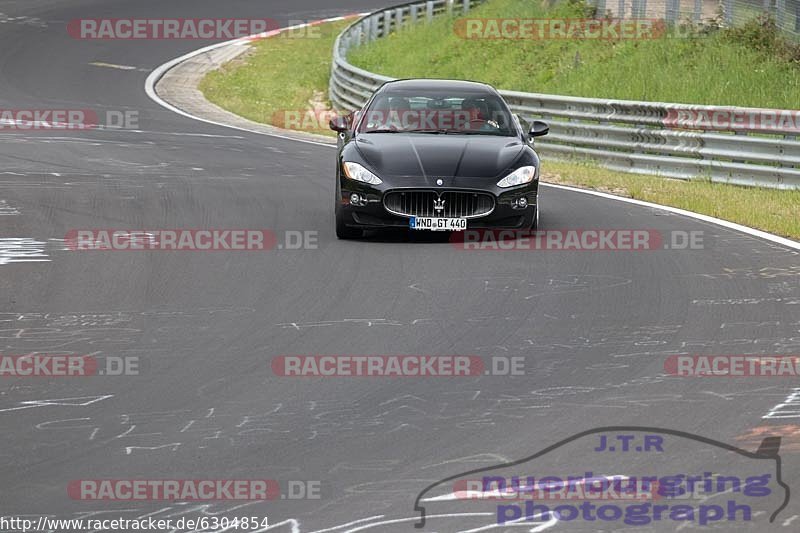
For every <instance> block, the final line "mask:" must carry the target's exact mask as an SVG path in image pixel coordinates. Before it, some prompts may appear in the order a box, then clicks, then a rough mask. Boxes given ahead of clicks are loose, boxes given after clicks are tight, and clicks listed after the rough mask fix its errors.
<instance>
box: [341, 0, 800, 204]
mask: <svg viewBox="0 0 800 533" xmlns="http://www.w3.org/2000/svg"><path fill="white" fill-rule="evenodd" d="M483 1H484V0H428V1H425V2H414V3H409V4H403V5H399V6H395V7H392V8H388V9H383V10H380V11H376V12H374V13H372V14H370V15H367V16H366V17H364V18H362V19H360V20H358V21H357V22H355V23H353V24H351V25H350V26H349V27H348V28H346V29H345V30H344V32H342V33H341V34H340V35H339V37H338V38H337V39H336V43H335V45H334V49H333V65H332V72H331V81H330V87H329V96H330V100H331V102H332V103H333V105H334V107H335V108H337V109H339V110H342V111H353V110H356V109H360V108H361V107H363V106H364V104H365V103H366V102H367V100H368V99H369V97H370V95H371V94H372V93H373V92H374V91H375V89H377V88H378V87H380V86H381V85H382V84H383V83H385V82H387V81H391V80H392V79H394V78H390V77H388V76H382V75H379V74H374V73H371V72H367V71H366V70H363V69H360V68H358V67H355V66H353V65H351V64H350V63H349V62H348V61H347V53H348V51H349V50H351V49H353V48H354V47H357V46H361V45H362V44H365V43H367V42H370V41H373V40H375V39H378V38H381V37H384V36H386V35H388V34H389V33H391V32H392V31H394V30H396V29H398V28H399V27H401V26H403V25H406V24H415V23H420V22H424V21H430V20H431V19H433V18H434V17H436V16H439V15H446V14H449V15H452V16H457V15H459V14H462V13H467V12H469V11H470V10H471V9H472V8H473V7H475V6H477V5H478V4H480V3H482V2H483ZM500 93H501V94H502V95H503V97H504V98H505V99H506V101H507V102H508V104H509V105H510V107H511V110H512V111H513V112H514V113H517V114H518V115H520V116H521V117H522V118H523V119H524V120H528V121H530V120H533V119H535V118H540V119H544V120H547V121H548V122H549V123H550V134H549V135H548V136H546V137H543V138H542V139H541V140H537V143H536V144H537V150H538V151H540V152H541V153H543V154H545V155H548V156H550V157H554V158H557V159H574V158H579V159H588V160H592V161H595V162H597V163H599V164H601V165H603V166H605V167H607V168H611V169H614V170H620V171H625V172H635V173H641V174H653V175H658V176H663V177H668V178H678V179H694V178H701V179H710V180H711V181H716V182H724V183H734V184H739V185H748V186H761V187H771V188H782V189H789V188H800V141H798V140H797V135H798V133H800V112H798V111H781V112H778V114H777V115H776V110H768V109H752V108H741V107H729V106H726V107H720V106H701V105H686V104H670V103H661V102H637V101H630V100H604V99H595V98H579V97H572V96H558V95H549V94H536V93H523V92H516V91H502V90H501V91H500ZM780 113H783V114H784V120H788V122H786V123H785V124H783V126H779V125H778V124H779V123H780V121H779V120H776V119H779V118H780V116H781V115H780ZM703 116H705V117H723V119H724V118H725V117H727V121H725V120H723V121H725V122H726V125H725V127H718V128H714V127H713V123H712V124H710V125H709V124H704V125H700V123H699V122H698V121H697V117H703ZM734 117H740V118H741V117H744V119H745V120H747V119H748V118H750V119H752V120H756V122H759V123H760V122H761V121H764V123H765V124H768V125H769V121H770V120H773V121H775V123H774V124H773V125H772V126H770V127H761V128H760V129H747V128H746V127H745V126H744V125H743V124H741V123H739V124H738V125H737V123H736V122H734V121H733V118H734ZM752 117H755V118H754V119H753V118H752ZM764 117H767V118H766V119H765V118H764ZM770 117H775V118H770ZM792 121H793V122H792ZM728 122H729V125H728V124H727V123H728Z"/></svg>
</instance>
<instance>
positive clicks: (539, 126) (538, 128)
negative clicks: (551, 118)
mask: <svg viewBox="0 0 800 533" xmlns="http://www.w3.org/2000/svg"><path fill="white" fill-rule="evenodd" d="M548 133H550V126H548V125H547V122H544V121H541V120H534V121H533V125H532V126H531V131H529V132H528V134H529V135H530V136H531V137H541V136H542V135H547V134H548Z"/></svg>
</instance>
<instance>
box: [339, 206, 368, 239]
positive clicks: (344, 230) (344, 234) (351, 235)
mask: <svg viewBox="0 0 800 533" xmlns="http://www.w3.org/2000/svg"><path fill="white" fill-rule="evenodd" d="M334 213H335V214H334V218H335V219H336V237H337V238H338V239H342V240H349V239H358V238H359V237H362V236H363V235H364V232H363V231H362V230H360V229H358V228H351V227H350V226H348V225H347V224H345V218H344V213H343V212H342V210H341V209H340V208H339V207H338V206H337V207H336V209H335V211H334Z"/></svg>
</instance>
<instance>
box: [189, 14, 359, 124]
mask: <svg viewBox="0 0 800 533" xmlns="http://www.w3.org/2000/svg"><path fill="white" fill-rule="evenodd" d="M351 22H352V21H349V22H348V21H338V22H331V23H328V24H322V25H319V26H315V27H313V28H310V29H309V30H307V31H306V30H302V31H300V30H298V32H296V33H288V34H285V36H284V34H282V35H281V36H277V37H272V38H270V39H264V40H261V41H257V42H256V43H255V44H254V45H253V48H252V50H251V51H249V52H248V53H247V54H246V55H245V56H241V57H240V58H239V59H236V60H234V61H232V62H230V63H228V64H226V65H225V66H223V68H221V69H219V70H216V71H213V72H210V73H209V74H208V75H207V76H206V77H205V79H203V81H202V82H201V83H200V90H201V91H203V94H204V95H205V97H206V98H207V99H208V100H210V101H211V102H214V103H215V104H217V105H218V106H220V107H222V108H224V109H227V110H228V111H231V112H233V113H236V114H237V115H239V116H242V117H245V118H248V119H250V120H254V121H256V122H262V123H265V124H274V121H275V119H276V118H277V117H279V116H285V114H284V113H285V112H293V111H299V110H304V109H315V108H317V109H318V108H325V107H327V106H328V102H327V100H328V79H329V77H330V70H331V61H332V60H331V54H332V53H333V52H332V50H333V42H334V41H335V40H336V36H337V35H338V34H339V33H341V32H342V30H344V28H345V27H346V26H347V25H348V24H350V23H351ZM278 122H282V121H281V120H278ZM304 124H305V125H308V124H309V122H308V121H306V122H305V123H304ZM275 125H277V126H281V127H282V126H284V123H279V124H275ZM305 131H310V132H311V133H321V134H324V135H329V134H333V132H331V130H329V129H328V125H327V124H323V125H322V128H319V129H306V130H305Z"/></svg>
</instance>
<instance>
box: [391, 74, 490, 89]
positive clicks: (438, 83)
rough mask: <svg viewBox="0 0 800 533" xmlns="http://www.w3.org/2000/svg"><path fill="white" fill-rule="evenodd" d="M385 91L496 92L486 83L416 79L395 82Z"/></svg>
mask: <svg viewBox="0 0 800 533" xmlns="http://www.w3.org/2000/svg"><path fill="white" fill-rule="evenodd" d="M385 89H401V90H412V91H414V90H423V91H424V90H447V89H451V90H457V91H467V92H476V93H486V92H492V93H493V92H496V91H495V89H494V87H492V86H491V85H488V84H486V83H480V82H477V81H466V80H444V79H432V78H414V79H405V80H394V81H390V82H387V83H385V84H384V85H383V87H382V90H385Z"/></svg>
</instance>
